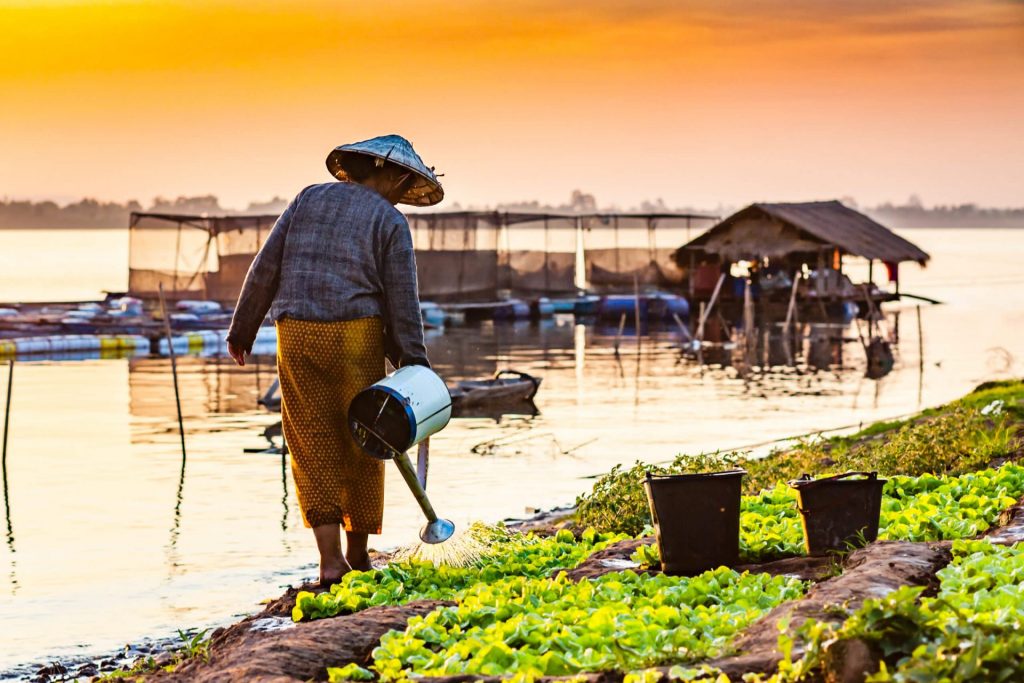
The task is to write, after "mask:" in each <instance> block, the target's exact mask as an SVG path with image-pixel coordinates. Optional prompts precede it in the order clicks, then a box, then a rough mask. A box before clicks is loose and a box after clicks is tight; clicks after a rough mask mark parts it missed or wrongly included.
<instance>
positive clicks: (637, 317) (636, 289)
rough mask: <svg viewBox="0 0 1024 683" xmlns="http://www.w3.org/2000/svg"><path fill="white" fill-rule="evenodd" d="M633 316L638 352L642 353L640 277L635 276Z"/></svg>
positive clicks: (638, 353)
mask: <svg viewBox="0 0 1024 683" xmlns="http://www.w3.org/2000/svg"><path fill="white" fill-rule="evenodd" d="M633 318H634V321H635V322H636V353H637V356H639V355H640V348H641V344H642V343H643V340H642V338H641V336H640V278H638V277H637V276H636V275H634V276H633Z"/></svg>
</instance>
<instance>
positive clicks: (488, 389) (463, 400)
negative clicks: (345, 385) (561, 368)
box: [257, 370, 541, 417]
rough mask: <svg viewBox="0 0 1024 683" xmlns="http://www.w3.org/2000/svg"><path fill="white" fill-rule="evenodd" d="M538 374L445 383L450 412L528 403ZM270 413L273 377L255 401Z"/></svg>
mask: <svg viewBox="0 0 1024 683" xmlns="http://www.w3.org/2000/svg"><path fill="white" fill-rule="evenodd" d="M540 383H541V378H540V377H534V376H533V375H529V374H527V373H525V372H518V371H516V370H502V371H501V372H499V373H497V374H496V375H495V376H494V377H493V378H491V379H469V380H462V381H461V382H456V383H455V384H454V385H448V392H449V393H450V394H451V396H452V416H454V417H461V416H463V415H465V416H466V417H469V416H471V415H475V414H477V413H479V412H480V409H484V408H487V409H488V410H486V411H484V412H485V413H486V414H487V415H490V414H491V413H492V412H494V410H495V409H500V408H503V407H516V406H517V405H518V406H522V405H523V404H529V403H530V402H531V401H533V397H534V396H536V395H537V390H538V389H539V388H540ZM257 402H258V403H259V404H260V405H261V406H263V407H264V408H266V409H267V410H269V411H270V412H273V413H279V412H281V392H280V382H279V381H278V380H277V379H276V378H275V379H274V382H273V383H272V384H271V385H270V386H269V387H268V388H267V391H266V392H265V393H264V394H263V396H261V397H260V398H259V399H258V401H257Z"/></svg>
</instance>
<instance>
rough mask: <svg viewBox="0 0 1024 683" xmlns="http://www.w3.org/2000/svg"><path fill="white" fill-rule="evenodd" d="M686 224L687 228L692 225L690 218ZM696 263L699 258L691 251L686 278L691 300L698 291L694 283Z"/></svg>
mask: <svg viewBox="0 0 1024 683" xmlns="http://www.w3.org/2000/svg"><path fill="white" fill-rule="evenodd" d="M686 225H687V228H689V225H690V221H689V219H687V221H686ZM696 264H697V259H696V257H695V256H694V253H693V252H692V251H691V252H690V272H689V273H688V274H687V277H686V279H687V280H689V286H690V301H693V293H694V292H695V291H696V289H695V288H694V284H693V274H694V270H695V269H696V268H697V265H696Z"/></svg>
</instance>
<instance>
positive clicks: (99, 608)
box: [0, 229, 1024, 671]
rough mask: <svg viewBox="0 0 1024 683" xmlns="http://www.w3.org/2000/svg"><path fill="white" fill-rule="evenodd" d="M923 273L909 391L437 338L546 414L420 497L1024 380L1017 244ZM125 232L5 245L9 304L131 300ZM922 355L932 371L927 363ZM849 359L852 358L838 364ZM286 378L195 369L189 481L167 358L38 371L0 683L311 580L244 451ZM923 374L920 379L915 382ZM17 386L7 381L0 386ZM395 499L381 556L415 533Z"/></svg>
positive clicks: (665, 354)
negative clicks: (529, 385) (124, 292)
mask: <svg viewBox="0 0 1024 683" xmlns="http://www.w3.org/2000/svg"><path fill="white" fill-rule="evenodd" d="M902 234H903V235H904V236H906V237H907V238H908V239H911V240H912V241H914V242H916V243H918V244H919V245H920V246H922V247H923V248H924V249H925V250H926V251H928V252H929V253H930V254H931V255H932V257H933V259H932V261H931V263H930V264H929V266H928V268H926V269H920V268H918V267H916V266H914V265H909V266H905V267H904V268H903V272H902V273H901V276H902V288H903V289H904V291H908V292H913V293H916V294H921V295H925V296H929V297H932V298H935V299H939V300H942V301H944V302H945V305H942V306H929V305H924V306H923V307H922V308H921V323H922V329H923V338H919V336H918V333H917V317H916V309H915V306H914V304H913V303H911V302H909V301H905V302H904V303H902V304H898V305H894V306H892V307H891V308H889V312H890V313H896V312H899V326H900V344H899V346H898V352H897V362H896V368H895V370H894V371H893V372H892V373H891V374H890V375H888V376H887V377H885V378H884V379H882V380H880V381H872V380H867V379H864V376H863V375H864V360H863V352H862V351H861V350H860V347H859V345H858V344H856V343H848V344H845V345H843V353H842V365H841V366H838V365H832V366H831V367H828V368H825V369H821V370H814V369H813V368H807V367H803V368H801V369H799V370H783V369H777V370H774V371H772V372H767V373H754V374H752V375H748V376H746V377H744V376H741V375H740V373H738V372H737V371H735V370H733V369H731V368H729V367H717V366H713V367H707V366H700V365H698V364H696V363H694V362H691V361H686V360H681V359H680V354H679V351H678V344H679V339H678V338H677V335H676V334H675V333H674V332H672V331H671V330H669V331H662V332H658V333H656V334H654V335H652V336H650V337H644V338H643V339H642V344H641V345H640V346H639V351H638V346H637V343H636V339H635V337H627V338H626V339H625V341H624V343H623V346H622V349H621V353H620V355H619V356H618V357H617V356H616V355H615V353H614V350H613V345H614V330H603V329H600V328H595V327H589V326H583V325H576V324H574V321H573V320H572V318H571V317H568V318H557V319H555V320H552V321H547V322H544V323H542V324H540V325H530V324H521V325H520V324H517V325H505V326H502V325H489V324H487V325H484V326H482V327H477V328H462V329H460V328H450V329H449V330H448V331H447V332H445V333H443V334H435V335H433V336H431V337H430V339H429V353H430V357H431V359H432V361H433V363H434V364H435V367H436V369H437V370H438V371H440V372H441V373H442V374H443V375H445V376H446V377H447V378H449V379H459V378H466V377H479V376H482V375H490V374H493V373H494V372H495V370H497V369H502V368H506V367H511V368H515V369H519V370H524V371H528V372H531V373H535V374H538V375H541V376H542V377H543V385H542V387H541V391H540V393H539V394H538V396H537V401H536V403H537V408H538V410H539V413H538V414H537V415H532V416H531V415H506V416H502V417H500V418H497V419H494V418H488V417H481V418H474V419H460V420H455V421H453V422H452V424H451V425H450V426H449V427H448V428H447V429H446V430H445V431H444V432H442V433H441V434H440V435H439V436H438V437H436V438H435V439H434V440H433V443H432V449H431V455H432V459H431V471H430V485H429V492H430V495H431V499H432V501H433V503H434V505H435V507H436V508H437V509H438V510H439V512H441V514H442V515H444V516H448V517H450V518H452V519H453V520H454V521H455V522H456V524H465V523H466V522H468V521H470V520H474V519H485V520H497V519H501V518H504V517H509V516H516V515H524V514H526V513H527V512H528V511H529V510H531V509H534V508H545V507H550V506H555V505H560V504H565V503H570V502H572V501H573V499H574V498H575V496H576V495H578V494H579V493H581V492H583V491H585V490H587V489H588V488H589V487H590V486H591V485H592V482H593V480H592V479H591V478H589V477H591V476H592V475H596V474H600V473H602V472H604V471H607V470H608V469H609V468H610V467H611V466H612V465H614V464H615V463H631V462H633V461H634V460H637V459H642V460H646V461H664V460H667V459H670V458H672V457H673V456H675V455H676V454H678V453H682V452H690V453H695V452H699V451H706V450H717V449H732V448H744V447H748V446H758V447H759V448H763V446H762V444H764V443H766V442H770V441H772V440H774V439H780V438H783V437H787V436H792V435H795V434H804V433H809V432H813V431H817V430H822V429H831V428H837V427H845V426H851V425H857V424H860V423H867V422H870V421H874V420H877V419H882V418H888V417H894V416H899V415H904V414H907V413H909V412H912V411H915V410H917V409H919V408H921V407H925V406H929V405H935V404H938V403H942V402H945V401H947V400H950V399H952V398H955V397H957V396H959V395H961V394H963V393H964V392H966V391H968V390H970V389H971V388H972V387H973V386H975V385H977V384H978V383H979V382H982V381H985V380H988V379H998V378H1006V377H1011V376H1020V375H1022V374H1024V364H1022V359H1024V286H1022V284H1024V276H1022V275H1021V274H1020V273H1021V270H1020V263H1021V262H1022V261H1024V231H1014V230H997V229H971V230H957V229H944V230H926V229H919V230H907V231H903V232H902ZM126 262H127V235H126V231H123V230H121V231H113V230H109V231H108V230H91V231H57V230H54V231H42V232H40V231H0V301H12V300H51V301H52V300H60V299H87V298H97V297H98V296H99V292H100V291H101V290H104V289H107V290H115V291H116V290H121V289H123V288H124V287H125V284H126V279H127V277H126V270H127V263H126ZM919 349H923V354H924V355H923V363H922V362H921V361H922V357H921V355H920V354H919ZM836 359H837V360H838V358H836ZM273 362H274V359H273V357H260V358H259V359H258V362H256V363H252V364H250V365H248V366H246V367H245V368H237V367H235V366H234V365H233V364H231V363H230V362H228V361H226V360H225V359H223V358H218V357H187V358H184V359H182V361H181V367H180V371H181V386H182V397H183V409H184V416H185V417H184V421H185V428H186V431H187V441H188V457H187V460H184V461H183V459H182V456H181V452H180V445H179V441H178V434H177V422H176V418H175V409H174V394H173V388H172V383H171V376H170V368H169V364H168V362H167V360H166V359H154V358H148V357H132V358H111V359H103V360H100V359H95V360H78V361H60V360H47V359H40V360H37V361H20V362H19V363H18V364H17V365H16V367H15V371H14V372H15V374H14V392H13V401H12V408H11V416H10V419H11V431H10V442H9V445H8V449H9V454H8V460H7V481H6V488H5V498H4V501H5V515H4V520H3V522H4V528H3V536H4V539H3V543H0V633H2V634H3V637H2V638H0V671H3V670H4V669H9V668H11V667H13V666H15V665H17V664H21V663H25V662H28V661H37V662H38V661H52V660H54V659H59V658H61V657H68V656H80V655H88V654H91V653H101V652H104V651H109V650H111V649H114V648H117V647H119V646H121V645H123V644H124V643H125V642H128V641H133V640H136V639H138V638H140V637H143V636H156V637H160V636H167V635H171V634H173V633H174V632H175V631H176V629H178V628H186V627H204V626H207V625H211V624H218V623H224V622H226V621H229V620H231V619H232V617H233V616H235V615H238V614H242V613H245V612H247V611H251V610H254V609H256V608H257V607H258V606H257V603H258V602H259V601H260V600H261V599H263V598H267V597H271V596H275V595H277V594H279V593H280V592H281V589H282V587H283V586H284V585H286V584H288V583H291V582H296V581H299V580H302V579H305V578H309V577H312V576H314V575H315V573H316V567H315V563H314V560H315V547H314V544H313V541H312V535H311V534H310V532H309V531H308V530H306V529H305V528H303V526H302V521H301V517H300V515H299V511H298V508H297V506H296V501H295V493H294V487H293V483H292V481H291V479H290V473H289V471H288V467H287V463H285V462H284V461H283V460H282V458H281V456H279V455H273V454H265V453H251V452H246V449H255V448H258V447H260V446H261V445H263V444H266V440H265V439H264V438H263V437H262V436H261V432H262V431H263V430H264V429H265V428H267V427H268V426H272V425H273V424H274V423H275V422H276V421H277V420H276V418H275V416H272V415H269V414H267V413H265V412H263V411H261V410H260V409H259V408H258V406H257V405H256V397H257V396H258V395H260V393H261V392H262V390H263V389H265V388H266V386H267V384H268V383H269V382H270V381H271V380H272V378H273V375H274V368H273ZM922 368H923V370H922ZM6 377H7V375H6V369H0V381H2V385H0V386H3V385H5V384H6ZM390 474H391V476H390V477H389V478H388V480H387V485H386V511H385V532H384V534H383V535H382V536H380V537H376V538H374V539H373V544H375V545H376V546H377V547H380V548H387V547H393V546H396V545H399V544H402V543H407V542H410V541H411V540H413V539H414V538H415V532H416V529H417V528H418V527H419V526H420V524H421V521H420V516H419V512H418V509H417V508H416V506H415V504H414V502H413V500H412V496H411V495H410V493H409V492H408V490H407V489H405V487H404V485H403V483H402V481H401V479H400V478H399V477H397V476H394V472H391V473H390Z"/></svg>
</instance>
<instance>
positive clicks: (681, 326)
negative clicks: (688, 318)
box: [672, 313, 693, 341]
mask: <svg viewBox="0 0 1024 683" xmlns="http://www.w3.org/2000/svg"><path fill="white" fill-rule="evenodd" d="M672 319H673V320H675V321H676V325H677V326H678V327H679V331H680V332H681V333H682V335H683V338H684V339H685V340H686V341H693V335H692V334H690V330H688V329H687V328H686V325H684V324H683V320H682V318H680V317H679V314H678V313H673V314H672Z"/></svg>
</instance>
